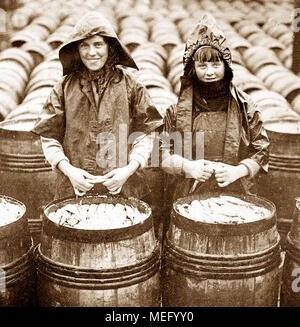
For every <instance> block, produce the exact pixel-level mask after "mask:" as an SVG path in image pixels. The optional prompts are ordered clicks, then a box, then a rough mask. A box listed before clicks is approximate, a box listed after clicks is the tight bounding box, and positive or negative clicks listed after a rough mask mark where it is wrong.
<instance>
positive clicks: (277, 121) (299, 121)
mask: <svg viewBox="0 0 300 327" xmlns="http://www.w3.org/2000/svg"><path fill="white" fill-rule="evenodd" d="M282 122H290V123H295V122H298V123H299V125H300V118H297V117H294V118H291V117H290V118H284V117H283V118H282V119H268V120H265V121H264V123H263V125H264V128H265V130H266V131H267V132H268V134H269V133H270V134H271V135H272V134H273V135H276V136H280V137H283V136H288V137H290V136H291V135H293V136H296V137H297V136H298V137H299V136H300V132H299V133H290V132H288V131H286V132H284V133H283V132H278V131H274V130H271V129H268V124H272V123H274V124H275V123H282Z"/></svg>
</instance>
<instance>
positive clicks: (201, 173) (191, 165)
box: [183, 160, 213, 182]
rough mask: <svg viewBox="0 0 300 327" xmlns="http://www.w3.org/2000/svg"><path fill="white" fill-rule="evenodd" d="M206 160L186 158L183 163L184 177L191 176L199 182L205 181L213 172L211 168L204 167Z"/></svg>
mask: <svg viewBox="0 0 300 327" xmlns="http://www.w3.org/2000/svg"><path fill="white" fill-rule="evenodd" d="M205 164H206V160H193V161H191V160H187V161H185V163H184V165H183V171H184V172H185V175H186V177H191V178H194V179H196V180H198V181H199V182H205V181H207V180H208V179H209V178H210V176H211V175H212V173H213V169H211V168H209V167H206V166H205Z"/></svg>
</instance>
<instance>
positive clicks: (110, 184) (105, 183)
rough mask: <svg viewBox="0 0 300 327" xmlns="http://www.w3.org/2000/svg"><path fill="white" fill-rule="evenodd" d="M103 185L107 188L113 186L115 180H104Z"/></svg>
mask: <svg viewBox="0 0 300 327" xmlns="http://www.w3.org/2000/svg"><path fill="white" fill-rule="evenodd" d="M103 185H104V186H106V187H107V188H109V187H113V186H114V185H116V184H115V181H114V180H112V179H109V180H106V181H105V182H103Z"/></svg>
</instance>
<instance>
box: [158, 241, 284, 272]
mask: <svg viewBox="0 0 300 327" xmlns="http://www.w3.org/2000/svg"><path fill="white" fill-rule="evenodd" d="M278 257H280V247H277V249H275V251H274V252H273V253H270V254H269V255H267V256H265V257H260V258H256V260H253V259H252V260H248V261H245V260H235V261H231V262H228V261H223V260H222V258H220V259H221V260H220V261H217V260H216V261H211V260H207V259H204V260H200V259H198V260H192V259H191V258H190V257H187V256H182V255H180V254H179V253H178V252H177V253H176V252H172V250H171V249H169V250H168V251H167V250H166V251H165V252H164V260H166V261H167V262H169V263H170V264H172V262H175V263H176V262H177V264H179V265H181V266H182V267H184V268H188V269H191V270H195V269H196V270H197V271H198V270H201V271H207V272H216V273H235V272H236V273H242V272H251V271H255V270H258V269H260V268H264V267H267V266H269V265H270V264H272V263H273V262H274V260H277V259H278Z"/></svg>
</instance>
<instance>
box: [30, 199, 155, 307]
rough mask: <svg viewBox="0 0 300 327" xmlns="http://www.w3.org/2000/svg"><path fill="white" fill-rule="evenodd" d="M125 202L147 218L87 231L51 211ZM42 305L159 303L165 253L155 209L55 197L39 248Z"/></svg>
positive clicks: (130, 202) (135, 203) (136, 204)
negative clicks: (65, 222) (156, 233)
mask: <svg viewBox="0 0 300 327" xmlns="http://www.w3.org/2000/svg"><path fill="white" fill-rule="evenodd" d="M79 201H80V203H81V204H100V203H111V204H116V203H121V204H128V205H131V206H133V207H135V208H138V210H139V211H140V212H143V213H145V214H146V219H145V220H143V221H141V222H140V223H137V224H134V225H132V226H129V227H123V228H117V229H106V230H104V229H102V230H100V229H97V230H84V229H76V228H70V227H66V226H62V225H59V224H57V223H55V222H53V221H52V220H50V219H49V217H48V216H49V214H50V213H51V212H54V211H56V210H57V209H58V208H61V207H63V206H64V205H66V204H76V203H79ZM36 265H37V295H38V303H39V305H40V306H75V307H81V306H92V307H96V306H100V307H103V306H108V307H110V306H118V307H123V306H159V303H160V288H159V265H160V253H159V246H158V243H157V240H156V239H155V236H154V229H153V221H152V215H151V209H150V207H149V206H148V205H147V204H146V203H145V202H142V201H140V200H137V199H134V198H130V199H124V198H120V197H116V198H114V197H107V196H86V197H83V198H81V199H78V200H76V199H74V198H69V199H62V200H57V201H53V202H51V203H50V204H48V205H47V206H46V207H45V208H44V220H43V229H42V237H41V244H40V245H39V247H38V249H37V251H36Z"/></svg>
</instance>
